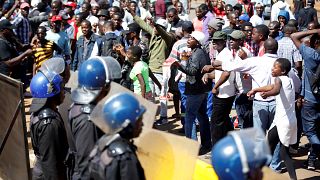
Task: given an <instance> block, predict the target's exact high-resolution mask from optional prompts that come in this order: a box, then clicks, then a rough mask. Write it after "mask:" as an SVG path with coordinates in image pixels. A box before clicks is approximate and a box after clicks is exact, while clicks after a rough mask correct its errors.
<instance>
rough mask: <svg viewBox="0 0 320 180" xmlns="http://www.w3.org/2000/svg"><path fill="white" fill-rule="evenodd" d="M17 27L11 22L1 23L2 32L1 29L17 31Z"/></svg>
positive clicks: (4, 20)
mask: <svg viewBox="0 0 320 180" xmlns="http://www.w3.org/2000/svg"><path fill="white" fill-rule="evenodd" d="M15 28H16V26H15V25H13V24H11V23H10V21H9V20H7V19H3V20H1V21H0V30H1V29H15Z"/></svg>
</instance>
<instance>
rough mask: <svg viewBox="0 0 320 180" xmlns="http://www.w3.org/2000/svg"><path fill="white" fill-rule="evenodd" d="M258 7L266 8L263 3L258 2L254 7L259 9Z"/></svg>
mask: <svg viewBox="0 0 320 180" xmlns="http://www.w3.org/2000/svg"><path fill="white" fill-rule="evenodd" d="M257 6H264V4H263V3H262V2H257V3H256V4H255V5H254V7H257Z"/></svg>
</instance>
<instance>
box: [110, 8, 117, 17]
mask: <svg viewBox="0 0 320 180" xmlns="http://www.w3.org/2000/svg"><path fill="white" fill-rule="evenodd" d="M115 12H116V10H115V9H114V8H110V10H109V14H110V17H112V16H113V15H114V13H115Z"/></svg>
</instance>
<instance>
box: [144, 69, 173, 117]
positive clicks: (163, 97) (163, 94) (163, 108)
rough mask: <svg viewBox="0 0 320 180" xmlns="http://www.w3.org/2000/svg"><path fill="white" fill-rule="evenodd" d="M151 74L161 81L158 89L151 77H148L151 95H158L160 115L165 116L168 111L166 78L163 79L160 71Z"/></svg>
mask: <svg viewBox="0 0 320 180" xmlns="http://www.w3.org/2000/svg"><path fill="white" fill-rule="evenodd" d="M153 74H154V76H155V77H156V78H157V79H158V81H159V82H160V83H161V86H162V88H161V89H159V87H158V86H157V85H156V84H155V83H154V82H153V81H152V80H151V78H149V85H150V89H151V91H152V95H153V97H156V96H159V100H160V117H167V112H168V104H167V95H168V89H169V88H168V81H167V80H166V79H163V76H162V74H160V73H153ZM164 82H166V83H164Z"/></svg>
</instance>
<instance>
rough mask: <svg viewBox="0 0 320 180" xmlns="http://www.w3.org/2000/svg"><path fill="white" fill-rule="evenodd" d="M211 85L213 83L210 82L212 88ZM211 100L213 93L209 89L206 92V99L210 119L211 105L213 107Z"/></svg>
mask: <svg viewBox="0 0 320 180" xmlns="http://www.w3.org/2000/svg"><path fill="white" fill-rule="evenodd" d="M213 87H214V83H212V88H213ZM212 100H213V94H212V92H211V91H210V92H209V93H208V101H207V115H208V117H209V119H211V116H212V107H213V103H212Z"/></svg>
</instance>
